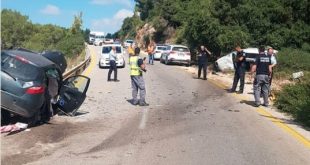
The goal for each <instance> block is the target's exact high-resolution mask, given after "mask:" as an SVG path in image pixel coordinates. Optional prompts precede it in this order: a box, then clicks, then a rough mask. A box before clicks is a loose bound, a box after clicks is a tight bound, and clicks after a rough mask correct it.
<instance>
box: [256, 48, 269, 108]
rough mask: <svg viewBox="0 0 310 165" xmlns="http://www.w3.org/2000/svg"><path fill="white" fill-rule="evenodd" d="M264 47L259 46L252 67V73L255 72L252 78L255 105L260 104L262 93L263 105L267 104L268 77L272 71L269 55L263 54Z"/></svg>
mask: <svg viewBox="0 0 310 165" xmlns="http://www.w3.org/2000/svg"><path fill="white" fill-rule="evenodd" d="M264 51H265V48H264V47H260V48H259V55H258V56H257V57H256V61H255V64H254V65H253V68H252V73H254V72H256V76H255V79H254V98H255V106H256V107H258V106H260V104H261V103H260V95H261V94H262V95H263V98H264V104H263V106H266V107H268V106H269V100H268V95H269V79H270V74H271V73H272V64H271V56H269V55H267V54H265V52H264Z"/></svg>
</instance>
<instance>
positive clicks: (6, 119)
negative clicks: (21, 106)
mask: <svg viewBox="0 0 310 165" xmlns="http://www.w3.org/2000/svg"><path fill="white" fill-rule="evenodd" d="M10 122H11V114H10V112H9V111H7V110H5V109H2V108H1V126H3V125H8V124H10Z"/></svg>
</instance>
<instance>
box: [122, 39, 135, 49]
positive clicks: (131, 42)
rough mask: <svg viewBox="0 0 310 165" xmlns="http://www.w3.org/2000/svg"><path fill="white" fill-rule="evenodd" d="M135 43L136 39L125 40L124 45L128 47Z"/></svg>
mask: <svg viewBox="0 0 310 165" xmlns="http://www.w3.org/2000/svg"><path fill="white" fill-rule="evenodd" d="M133 43H134V41H133V40H126V41H125V42H124V47H125V48H128V47H129V46H130V45H131V44H133Z"/></svg>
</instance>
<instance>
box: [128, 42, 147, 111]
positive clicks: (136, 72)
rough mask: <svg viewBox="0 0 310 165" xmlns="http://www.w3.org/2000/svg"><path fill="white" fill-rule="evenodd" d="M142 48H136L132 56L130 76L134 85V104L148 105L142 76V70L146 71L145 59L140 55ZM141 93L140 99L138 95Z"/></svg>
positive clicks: (132, 85)
mask: <svg viewBox="0 0 310 165" xmlns="http://www.w3.org/2000/svg"><path fill="white" fill-rule="evenodd" d="M139 54H140V48H138V47H137V48H135V53H134V55H133V56H131V57H130V60H129V65H130V78H131V87H132V104H133V105H138V104H139V105H140V106H148V105H149V104H148V103H146V102H145V95H146V89H145V82H144V79H143V76H142V72H146V68H145V64H144V60H143V59H142V58H141V57H139ZM138 92H139V93H140V100H138V98H137V95H138Z"/></svg>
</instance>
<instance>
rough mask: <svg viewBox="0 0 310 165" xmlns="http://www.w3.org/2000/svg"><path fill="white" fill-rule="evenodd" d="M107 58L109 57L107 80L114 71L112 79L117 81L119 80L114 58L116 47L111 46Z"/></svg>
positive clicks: (109, 79)
mask: <svg viewBox="0 0 310 165" xmlns="http://www.w3.org/2000/svg"><path fill="white" fill-rule="evenodd" d="M109 59H110V69H109V73H108V81H112V80H111V74H112V72H113V71H114V81H115V82H118V81H119V80H118V79H117V66H116V59H117V54H116V47H115V46H112V49H111V51H110V53H109Z"/></svg>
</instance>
